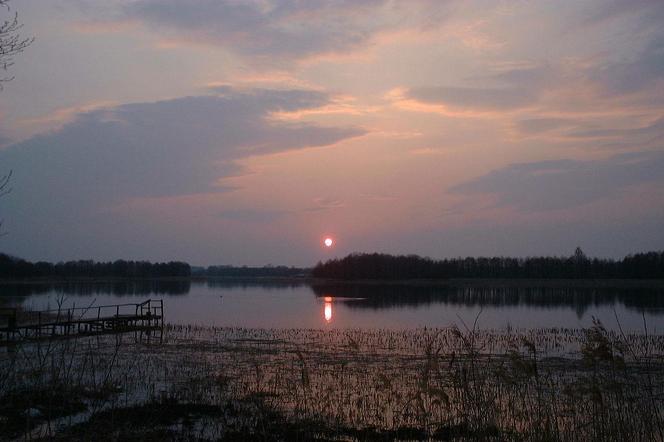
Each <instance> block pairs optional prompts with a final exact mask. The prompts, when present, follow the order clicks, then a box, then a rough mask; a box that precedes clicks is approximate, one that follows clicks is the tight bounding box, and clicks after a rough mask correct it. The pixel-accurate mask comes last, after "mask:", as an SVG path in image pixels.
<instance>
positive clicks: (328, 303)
mask: <svg viewBox="0 0 664 442" xmlns="http://www.w3.org/2000/svg"><path fill="white" fill-rule="evenodd" d="M324 316H325V322H328V323H329V322H331V321H332V297H330V296H326V297H325V311H324Z"/></svg>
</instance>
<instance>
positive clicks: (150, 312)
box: [0, 299, 164, 344]
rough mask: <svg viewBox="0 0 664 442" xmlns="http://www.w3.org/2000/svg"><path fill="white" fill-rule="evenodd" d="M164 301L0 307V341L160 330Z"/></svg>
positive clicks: (162, 325)
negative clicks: (40, 308) (34, 308)
mask: <svg viewBox="0 0 664 442" xmlns="http://www.w3.org/2000/svg"><path fill="white" fill-rule="evenodd" d="M163 327H164V303H163V301H162V300H161V299H159V300H154V299H148V300H147V301H145V302H141V303H139V304H114V305H100V306H94V307H75V308H68V309H58V310H43V311H20V310H17V309H14V308H0V344H2V343H5V344H6V343H13V342H14V343H15V342H19V341H26V340H28V341H29V340H39V339H52V338H68V337H77V336H91V335H101V334H111V333H126V332H138V331H141V332H143V331H148V332H151V331H163Z"/></svg>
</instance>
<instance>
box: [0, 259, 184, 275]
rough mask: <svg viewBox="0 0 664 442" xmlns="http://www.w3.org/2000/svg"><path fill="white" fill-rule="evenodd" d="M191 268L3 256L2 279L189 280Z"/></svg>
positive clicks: (172, 264) (171, 264)
mask: <svg viewBox="0 0 664 442" xmlns="http://www.w3.org/2000/svg"><path fill="white" fill-rule="evenodd" d="M190 275H191V267H190V266H189V264H187V263H186V262H178V261H171V262H163V263H162V262H158V263H151V262H148V261H125V260H122V259H120V260H117V261H113V262H96V261H92V260H79V261H67V262H59V263H57V264H53V263H50V262H43V261H40V262H35V263H33V262H29V261H25V260H23V259H20V258H15V257H12V256H9V255H5V254H0V278H4V279H23V278H106V277H113V278H157V277H187V276H190Z"/></svg>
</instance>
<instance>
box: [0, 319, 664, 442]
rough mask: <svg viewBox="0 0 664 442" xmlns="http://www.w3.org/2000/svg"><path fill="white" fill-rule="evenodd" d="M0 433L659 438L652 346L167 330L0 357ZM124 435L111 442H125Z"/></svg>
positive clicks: (505, 333) (546, 333)
mask: <svg viewBox="0 0 664 442" xmlns="http://www.w3.org/2000/svg"><path fill="white" fill-rule="evenodd" d="M0 364H1V365H0V370H2V376H0V404H3V405H1V406H0V434H2V435H5V436H7V435H9V436H8V438H14V437H16V438H23V439H34V438H37V439H38V438H40V437H41V438H43V437H53V438H55V439H57V438H62V440H66V439H71V438H74V439H75V438H82V439H84V438H86V437H89V436H90V435H95V437H96V438H98V439H99V438H101V439H102V440H105V439H106V438H108V439H110V440H117V439H121V438H123V437H124V436H126V435H127V434H134V435H135V434H142V435H143V436H144V438H146V439H149V438H150V437H153V438H155V440H156V439H159V438H169V437H176V436H177V437H180V438H183V439H185V440H186V439H202V440H206V439H209V440H216V439H219V438H232V437H240V438H244V437H256V438H260V439H263V440H279V439H287V440H291V439H298V438H299V439H301V440H306V439H311V438H326V439H334V438H341V439H359V440H364V439H372V438H373V439H376V438H377V439H385V440H391V439H434V440H547V441H549V440H550V441H576V440H595V441H612V440H615V441H618V440H621V441H622V440H635V441H638V440H643V441H652V440H662V441H664V436H663V435H662V428H663V427H664V336H662V335H654V334H650V333H648V332H647V331H644V332H643V333H639V334H626V333H622V332H620V331H618V332H611V331H607V330H606V329H605V328H604V327H603V326H602V324H601V323H600V322H599V321H597V322H595V324H594V326H593V327H591V328H590V329H587V330H576V329H573V330H572V329H546V330H544V329H529V330H511V329H506V330H480V329H477V327H476V326H473V327H472V328H469V327H465V326H464V327H463V328H462V329H459V328H457V327H450V328H444V329H419V330H402V331H399V330H333V331H323V330H313V329H311V330H310V329H289V330H288V329H286V330H284V329H278V330H267V329H246V328H222V327H194V326H180V325H169V326H167V329H166V331H165V340H164V343H163V344H161V345H155V344H154V343H147V342H146V341H144V340H143V341H141V340H138V341H137V340H134V337H133V336H132V335H125V336H120V335H118V336H112V337H95V338H84V339H78V340H68V341H52V342H46V343H34V344H29V345H25V346H22V347H21V346H19V347H17V348H16V349H15V350H14V351H13V352H8V351H5V352H4V353H3V354H2V355H0ZM123 435H124V436H123Z"/></svg>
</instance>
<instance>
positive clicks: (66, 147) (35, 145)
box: [0, 88, 364, 243]
mask: <svg viewBox="0 0 664 442" xmlns="http://www.w3.org/2000/svg"><path fill="white" fill-rule="evenodd" d="M220 92H221V93H220V95H217V96H198V97H186V98H179V99H175V100H168V101H158V102H154V103H137V104H127V105H122V106H118V107H115V108H107V109H102V110H95V111H91V112H87V113H84V114H81V115H78V116H77V117H76V118H75V120H74V121H72V122H71V123H69V124H67V125H65V126H64V127H63V128H62V129H60V130H57V131H54V132H52V133H47V134H44V135H41V136H37V137H34V138H32V139H29V140H27V141H25V142H22V143H20V144H16V145H13V146H10V147H8V148H6V149H4V150H2V151H0V164H2V165H3V167H5V168H6V169H12V170H14V178H13V182H12V185H13V187H14V188H15V191H14V192H13V193H12V195H11V197H10V198H6V201H3V206H4V207H3V208H4V209H5V210H6V211H7V212H9V213H11V214H12V217H11V220H10V223H11V224H12V225H13V226H21V229H20V231H21V232H24V233H26V234H27V233H28V232H32V233H33V238H32V239H33V240H37V238H36V237H35V236H34V232H36V231H40V230H41V231H43V233H44V234H45V235H46V237H42V238H40V240H42V241H45V242H48V241H55V242H57V241H61V240H63V238H64V237H66V236H67V235H69V234H71V233H67V232H68V229H69V228H71V224H70V225H67V224H68V223H76V224H78V223H80V224H81V226H80V227H78V228H79V229H81V230H82V231H83V230H85V229H86V228H93V226H92V225H91V223H89V219H87V218H86V217H88V216H92V215H95V214H99V213H100V211H101V212H104V211H106V210H108V209H109V208H112V207H113V206H114V205H116V204H119V203H122V202H123V201H128V200H131V199H136V198H158V197H173V196H182V195H194V194H209V193H214V192H223V191H225V190H228V189H227V187H225V186H223V185H222V186H220V185H219V183H218V181H219V180H220V179H221V178H223V177H225V176H228V175H232V174H234V173H237V172H238V166H236V164H235V163H234V161H235V160H238V159H241V158H246V157H249V156H253V155H263V154H269V153H273V152H279V151H286V150H291V149H299V148H304V147H311V146H327V145H331V144H334V143H337V142H339V141H341V140H344V139H347V138H350V137H355V136H358V135H361V134H363V133H364V132H363V130H362V129H359V128H354V127H322V126H319V125H314V124H307V123H289V124H286V123H280V122H275V121H273V120H272V119H270V115H271V113H272V112H278V111H295V110H300V109H310V108H316V107H318V106H323V105H325V104H326V103H328V101H329V97H328V96H327V95H325V94H323V93H320V92H315V91H307V90H288V91H279V90H251V91H245V92H240V91H236V90H233V89H229V88H224V89H223V90H221V91H220ZM227 215H230V216H233V213H232V212H229V213H227ZM236 215H237V213H236ZM108 216H111V217H112V214H109V215H108ZM45 222H48V227H47V228H46V230H45V231H44V230H43V229H40V228H35V226H34V224H39V225H43V224H44V223H45ZM86 222H87V224H86ZM31 225H32V226H31ZM31 227H32V228H31ZM65 227H66V228H65ZM78 233H82V232H78ZM37 236H38V235H37ZM25 240H26V238H25V237H23V236H22V235H20V234H16V233H15V234H13V235H10V236H9V237H8V240H7V242H9V243H14V242H17V241H18V242H21V241H25ZM28 241H30V239H28Z"/></svg>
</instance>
